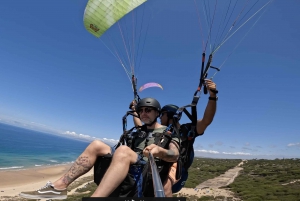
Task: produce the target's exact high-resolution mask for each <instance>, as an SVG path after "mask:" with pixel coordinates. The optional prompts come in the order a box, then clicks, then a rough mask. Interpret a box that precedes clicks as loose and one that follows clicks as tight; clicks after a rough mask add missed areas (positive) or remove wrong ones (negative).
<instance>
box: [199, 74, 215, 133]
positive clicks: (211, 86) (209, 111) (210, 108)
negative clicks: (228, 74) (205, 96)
mask: <svg viewBox="0 0 300 201" xmlns="http://www.w3.org/2000/svg"><path fill="white" fill-rule="evenodd" d="M206 87H207V89H208V90H209V97H211V98H212V99H214V98H215V99H217V94H216V91H217V88H216V84H215V83H214V82H213V81H211V80H206ZM216 110H217V100H208V103H207V106H206V109H205V112H204V115H203V118H202V119H199V120H198V121H197V133H198V134H203V133H204V131H205V129H206V128H207V127H208V126H209V125H210V124H211V122H212V121H213V119H214V116H215V113H216Z"/></svg>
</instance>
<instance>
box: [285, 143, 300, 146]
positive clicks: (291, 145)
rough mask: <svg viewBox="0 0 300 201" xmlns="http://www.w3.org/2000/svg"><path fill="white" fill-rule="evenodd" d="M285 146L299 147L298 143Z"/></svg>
mask: <svg viewBox="0 0 300 201" xmlns="http://www.w3.org/2000/svg"><path fill="white" fill-rule="evenodd" d="M287 146H288V147H293V146H296V147H300V143H299V142H297V143H290V144H288V145H287Z"/></svg>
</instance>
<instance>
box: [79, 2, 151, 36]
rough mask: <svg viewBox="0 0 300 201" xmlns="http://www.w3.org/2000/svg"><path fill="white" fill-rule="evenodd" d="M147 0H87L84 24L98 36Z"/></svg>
mask: <svg viewBox="0 0 300 201" xmlns="http://www.w3.org/2000/svg"><path fill="white" fill-rule="evenodd" d="M146 1H147V0H122V1H120V0H89V1H88V3H87V6H86V8H85V11H84V17H83V21H84V26H85V28H86V29H87V31H88V32H90V33H91V34H93V35H94V36H96V37H97V38H99V37H100V36H101V35H102V34H103V33H104V32H105V31H106V30H107V29H109V28H110V27H111V26H112V25H113V24H115V23H116V22H117V21H118V20H120V19H121V18H122V17H123V16H124V15H126V14H127V13H129V12H130V11H132V10H133V9H135V8H136V7H138V6H139V5H141V4H143V3H145V2H146Z"/></svg>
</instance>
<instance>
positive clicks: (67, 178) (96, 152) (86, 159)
mask: <svg viewBox="0 0 300 201" xmlns="http://www.w3.org/2000/svg"><path fill="white" fill-rule="evenodd" d="M108 153H111V148H110V147H109V146H108V145H107V144H105V143H103V142H101V141H99V140H95V141H93V142H92V143H91V144H89V146H87V148H86V149H85V150H84V152H82V154H81V155H80V156H79V157H78V158H77V159H76V161H75V163H74V164H73V165H72V166H71V168H70V169H69V170H68V172H67V173H66V174H65V175H63V176H62V177H61V178H60V179H58V180H56V181H55V182H53V185H54V186H55V188H56V189H64V188H67V187H68V186H69V185H70V184H71V183H72V182H73V181H74V180H75V179H77V178H78V177H80V176H81V175H83V174H85V173H87V172H88V171H89V170H90V169H91V168H92V167H93V166H94V164H95V162H96V159H97V157H98V156H104V155H106V154H108Z"/></svg>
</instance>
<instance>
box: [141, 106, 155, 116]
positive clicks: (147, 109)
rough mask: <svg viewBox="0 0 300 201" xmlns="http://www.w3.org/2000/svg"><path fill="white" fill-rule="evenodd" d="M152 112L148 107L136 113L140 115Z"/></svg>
mask: <svg viewBox="0 0 300 201" xmlns="http://www.w3.org/2000/svg"><path fill="white" fill-rule="evenodd" d="M152 110H153V108H149V107H146V108H144V109H143V108H141V109H139V111H138V113H139V114H142V113H143V112H145V113H147V114H148V113H150V112H151V111H152Z"/></svg>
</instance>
